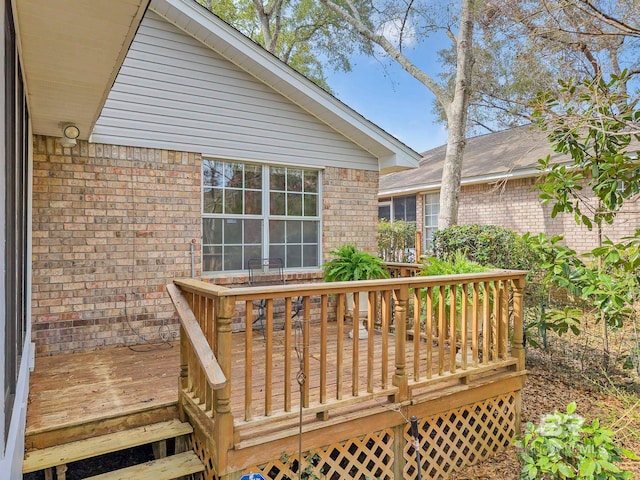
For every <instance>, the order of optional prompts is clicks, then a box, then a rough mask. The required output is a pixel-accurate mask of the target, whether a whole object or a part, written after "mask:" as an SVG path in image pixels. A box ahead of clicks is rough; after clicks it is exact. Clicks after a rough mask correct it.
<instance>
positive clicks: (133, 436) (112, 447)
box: [22, 420, 193, 473]
mask: <svg viewBox="0 0 640 480" xmlns="http://www.w3.org/2000/svg"><path fill="white" fill-rule="evenodd" d="M192 432H193V428H192V427H191V425H189V424H188V423H183V422H180V420H169V421H167V422H160V423H155V424H153V425H145V426H143V427H136V428H131V429H128V430H122V431H119V432H115V433H109V434H107V435H100V436H96V437H91V438H87V439H86V440H78V441H76V442H71V443H67V444H63V445H55V446H53V447H47V448H43V449H41V450H33V451H31V452H28V453H27V454H26V455H25V457H24V464H23V467H22V472H23V473H29V472H36V471H38V470H44V469H46V468H51V467H56V466H58V465H65V464H67V463H71V462H75V461H78V460H84V459H87V458H91V457H97V456H98V455H104V454H106V453H113V452H117V451H120V450H125V449H127V448H132V447H137V446H140V445H145V444H148V443H153V442H159V441H161V440H166V439H169V438H175V437H180V436H182V435H189V434H190V433H192Z"/></svg>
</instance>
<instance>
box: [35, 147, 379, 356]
mask: <svg viewBox="0 0 640 480" xmlns="http://www.w3.org/2000/svg"><path fill="white" fill-rule="evenodd" d="M200 177H201V158H200V156H199V155H195V154H191V153H183V152H174V151H165V150H154V149H144V148H132V147H119V146H113V145H100V144H91V143H88V142H79V143H78V146H77V147H74V148H73V149H64V150H63V149H62V148H61V147H60V146H59V144H58V143H57V142H56V139H54V138H51V137H41V136H39V137H36V138H35V139H34V166H33V189H34V197H33V297H32V312H33V317H32V321H33V338H34V341H35V342H36V351H37V353H38V354H54V353H59V352H71V351H84V350H92V349H96V348H101V347H105V346H113V345H132V344H137V343H141V342H142V340H141V338H140V337H139V336H138V335H137V334H139V335H141V336H143V337H144V338H145V339H146V340H148V341H157V340H159V339H160V338H161V337H163V336H170V337H172V336H174V335H176V332H177V323H176V317H175V313H174V309H173V306H172V304H171V302H170V300H169V298H168V296H167V294H166V292H165V285H166V284H167V283H168V282H170V281H171V280H172V279H173V278H176V277H185V276H190V275H191V254H190V242H191V240H192V239H196V244H195V270H196V275H200V274H201V259H200V252H201V191H200V189H201V187H200V185H201V178H200ZM377 190H378V173H377V172H370V171H361V170H350V169H339V168H327V169H326V170H324V172H323V212H322V214H323V220H322V222H323V239H322V242H323V252H324V256H325V259H326V258H327V254H328V252H329V251H330V250H331V249H333V248H335V247H337V246H339V245H342V244H343V243H345V242H347V241H351V242H354V243H356V244H358V245H359V246H360V247H362V248H366V249H367V250H369V251H372V252H373V251H375V250H376V220H377V211H378V210H377ZM319 275H320V273H319V271H311V272H310V271H307V272H291V273H289V274H287V280H288V281H294V280H295V281H313V280H314V279H317V278H319ZM211 280H212V281H215V282H216V283H222V284H226V285H233V284H238V283H244V282H246V276H244V275H242V274H239V275H232V276H231V277H230V278H224V277H217V278H215V277H214V278H212V279H211ZM136 332H137V333H136Z"/></svg>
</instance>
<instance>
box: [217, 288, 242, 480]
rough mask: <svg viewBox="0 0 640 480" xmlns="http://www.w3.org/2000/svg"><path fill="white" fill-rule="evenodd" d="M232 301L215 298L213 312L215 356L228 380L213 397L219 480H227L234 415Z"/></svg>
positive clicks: (233, 311)
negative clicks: (214, 312) (215, 326)
mask: <svg viewBox="0 0 640 480" xmlns="http://www.w3.org/2000/svg"><path fill="white" fill-rule="evenodd" d="M235 306H236V301H235V298H234V297H218V308H217V309H216V313H217V316H216V319H215V321H216V324H217V333H218V335H217V338H216V346H217V352H216V356H217V358H218V363H219V364H220V368H221V369H222V372H223V373H224V375H225V377H226V378H227V383H226V384H225V386H224V387H223V388H222V389H220V390H217V392H216V395H215V405H214V408H215V412H216V413H215V423H214V426H213V438H214V441H215V451H214V452H212V453H213V458H214V461H215V464H216V465H215V466H216V473H217V475H218V477H219V478H226V477H225V476H226V475H227V473H228V472H227V468H228V455H229V450H231V448H232V447H233V437H234V434H233V415H232V414H231V341H232V339H231V319H232V318H233V315H234V313H235Z"/></svg>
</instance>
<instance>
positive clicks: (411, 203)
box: [404, 195, 416, 222]
mask: <svg viewBox="0 0 640 480" xmlns="http://www.w3.org/2000/svg"><path fill="white" fill-rule="evenodd" d="M404 219H405V220H406V221H407V222H415V221H416V196H415V195H411V196H409V197H407V200H406V203H405V218H404Z"/></svg>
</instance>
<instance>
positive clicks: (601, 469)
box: [516, 402, 637, 480]
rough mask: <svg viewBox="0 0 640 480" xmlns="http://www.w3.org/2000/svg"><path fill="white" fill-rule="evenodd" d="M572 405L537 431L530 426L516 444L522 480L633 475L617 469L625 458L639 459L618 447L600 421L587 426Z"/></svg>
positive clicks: (616, 479) (603, 479) (607, 479)
mask: <svg viewBox="0 0 640 480" xmlns="http://www.w3.org/2000/svg"><path fill="white" fill-rule="evenodd" d="M575 411H576V404H575V402H571V403H570V404H569V405H568V406H567V412H566V413H560V412H555V413H553V414H551V415H546V416H545V417H544V418H543V419H542V422H541V423H540V425H539V426H538V427H537V428H536V427H534V425H533V424H532V423H527V426H526V430H525V433H524V435H523V436H522V437H520V438H519V439H517V440H516V445H517V446H518V448H519V449H520V453H519V456H520V459H521V461H522V470H521V472H520V478H521V479H529V480H533V479H543V480H551V479H565V478H576V479H584V480H623V479H628V478H633V473H632V472H629V471H625V470H622V469H620V468H619V467H617V466H616V465H615V464H616V463H617V462H620V461H621V460H622V459H623V457H626V458H630V459H637V457H636V455H635V454H634V453H632V452H630V451H628V450H625V449H624V448H620V447H617V446H616V445H615V444H614V443H613V440H612V438H611V436H612V432H611V431H609V430H607V429H604V428H601V427H600V423H599V422H598V420H594V421H593V422H592V423H591V424H585V422H584V418H583V417H581V416H580V415H577V414H576V413H575Z"/></svg>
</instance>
